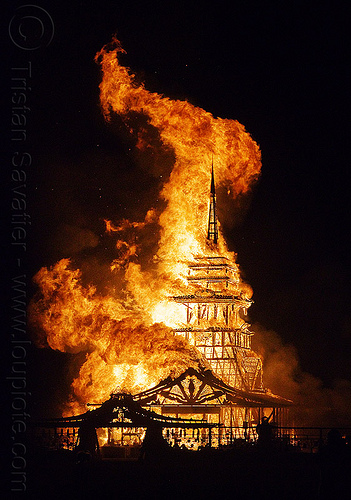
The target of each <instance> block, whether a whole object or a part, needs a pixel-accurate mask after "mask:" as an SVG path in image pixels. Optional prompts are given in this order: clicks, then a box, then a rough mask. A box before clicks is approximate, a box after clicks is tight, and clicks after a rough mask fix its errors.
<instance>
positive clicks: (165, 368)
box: [30, 39, 261, 411]
mask: <svg viewBox="0 0 351 500" xmlns="http://www.w3.org/2000/svg"><path fill="white" fill-rule="evenodd" d="M122 52H124V50H123V49H122V47H121V45H120V43H119V42H118V40H116V39H114V40H113V47H112V49H111V50H108V48H107V47H104V48H103V49H102V50H101V51H100V52H99V53H98V54H97V55H96V61H98V62H100V64H101V68H102V74H103V76H102V82H101V85H100V91H101V95H100V97H101V105H102V110H103V112H104V115H105V117H106V119H107V120H109V117H110V114H111V113H117V114H118V115H120V116H121V117H122V119H123V120H124V121H125V123H126V126H127V127H130V123H129V116H130V113H134V114H135V113H138V114H140V115H143V116H144V117H145V116H146V117H147V120H148V124H149V126H150V127H153V128H156V129H157V130H158V133H159V136H160V139H161V141H162V143H163V145H164V147H165V148H167V149H170V148H171V150H172V151H174V156H175V164H174V167H173V170H172V172H171V175H170V177H169V180H168V181H166V182H165V184H164V185H163V187H162V190H161V193H160V196H161V198H163V200H165V201H166V202H167V203H166V208H165V209H164V210H163V211H162V213H157V212H156V210H154V209H150V210H149V211H148V212H147V214H146V217H145V219H144V221H142V222H131V221H128V220H122V221H120V222H119V223H112V222H111V221H108V220H106V221H105V223H106V231H107V232H108V233H109V234H111V235H113V234H115V235H116V236H117V243H116V252H117V257H116V259H115V260H114V261H113V262H112V263H111V272H112V273H114V276H116V280H120V283H122V284H119V286H118V287H117V286H116V287H111V290H110V292H109V294H108V295H105V296H101V295H99V294H98V293H97V291H96V289H95V288H94V287H93V286H88V287H83V285H82V284H81V273H80V271H79V270H73V269H72V268H71V267H70V262H69V260H67V259H63V260H61V261H60V262H58V263H57V264H56V265H55V266H53V267H52V268H51V269H47V268H42V269H41V270H40V271H39V272H38V273H37V275H36V276H35V279H34V280H35V282H36V283H37V285H38V286H39V288H40V295H38V297H36V298H35V300H34V301H33V302H32V304H31V307H30V317H31V321H32V324H33V325H34V326H35V327H36V329H37V331H38V332H41V333H40V334H39V342H40V343H41V345H42V346H49V347H50V348H52V349H56V350H60V351H68V352H72V353H75V352H79V351H83V352H86V353H87V357H86V361H85V363H84V364H83V366H82V367H81V369H80V373H79V376H78V378H76V379H75V380H74V381H73V384H72V389H73V391H74V394H75V396H76V398H77V399H78V400H79V401H80V402H83V403H86V402H89V401H93V402H99V401H103V400H104V399H106V398H107V397H108V395H109V394H110V393H111V392H112V391H113V390H116V388H119V389H120V390H128V391H131V392H134V391H138V390H141V389H143V388H147V387H150V386H151V385H152V384H154V383H157V382H158V381H159V380H160V379H161V378H164V377H166V376H167V375H171V376H175V375H177V374H179V373H180V371H182V370H184V369H185V368H186V367H189V366H195V365H198V364H199V363H202V361H201V360H200V359H199V354H198V353H197V352H195V351H194V348H192V347H190V346H189V345H188V344H187V343H186V341H185V340H184V339H183V338H180V337H177V336H175V335H174V334H173V333H172V330H171V327H175V326H179V325H181V324H182V320H183V318H182V311H181V309H179V305H178V304H176V303H173V302H172V301H170V300H169V297H170V296H173V295H179V294H180V293H186V289H187V287H188V284H187V281H186V278H185V275H186V271H187V263H188V262H189V260H191V259H192V257H193V256H199V255H222V256H227V257H229V258H230V259H231V260H235V255H234V253H232V252H229V250H228V248H227V246H226V243H225V241H224V238H223V236H222V237H221V238H220V239H219V242H218V245H217V246H215V245H213V244H211V243H209V242H208V241H207V240H206V229H207V215H208V205H207V200H208V199H209V188H210V165H211V162H212V158H214V170H215V177H216V181H217V183H218V184H219V185H221V186H224V187H226V190H227V192H230V193H232V194H233V196H237V195H238V194H240V193H246V192H247V191H248V190H249V188H250V186H251V184H252V183H253V182H254V181H255V180H256V179H257V178H258V176H259V173H260V168H261V161H260V151H259V147H258V145H257V144H256V143H255V142H254V141H253V140H252V139H251V137H250V135H249V134H248V133H247V132H246V131H245V128H244V127H243V125H241V124H240V123H238V122H237V121H235V120H228V119H222V118H214V117H213V116H212V115H211V114H210V113H208V112H206V111H204V110H203V109H201V108H199V107H195V106H193V105H192V104H190V103H189V102H187V101H180V100H171V99H169V98H167V97H164V96H161V95H159V94H157V93H152V92H149V91H148V90H146V89H145V87H144V85H137V84H136V81H135V77H134V75H132V74H130V72H129V70H128V69H127V68H126V67H123V66H122V65H121V64H120V62H119V60H118V56H119V54H120V53H122ZM136 147H137V148H139V149H140V150H142V149H145V148H146V147H149V143H148V137H147V132H146V131H145V130H141V131H140V132H139V134H138V142H137V144H136ZM155 225H156V226H157V228H158V230H157V236H158V238H159V239H158V245H157V250H156V252H155V254H154V256H153V259H152V261H150V262H149V263H148V266H145V264H142V263H141V261H140V259H139V252H140V251H142V248H141V245H142V244H141V243H140V239H139V238H138V237H139V236H140V235H141V234H142V233H145V232H148V231H149V232H150V231H153V229H152V227H154V228H155ZM116 283H117V282H116ZM244 288H245V292H246V293H249V292H248V291H247V289H248V286H247V285H244V284H243V289H244ZM117 289H118V290H119V291H116V290H117ZM77 411H78V410H77Z"/></svg>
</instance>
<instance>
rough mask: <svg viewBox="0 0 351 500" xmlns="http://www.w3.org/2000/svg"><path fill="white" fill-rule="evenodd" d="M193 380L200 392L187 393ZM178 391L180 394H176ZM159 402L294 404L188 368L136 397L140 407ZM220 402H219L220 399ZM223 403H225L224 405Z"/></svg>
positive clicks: (209, 373) (272, 405) (196, 404)
mask: <svg viewBox="0 0 351 500" xmlns="http://www.w3.org/2000/svg"><path fill="white" fill-rule="evenodd" d="M187 378H192V379H194V380H197V381H198V386H199V388H198V389H194V390H193V392H192V391H190V392H188V393H187V391H186V390H185V389H184V385H183V384H182V382H183V381H184V380H185V379H187ZM174 389H178V390H174ZM159 398H166V399H168V400H171V401H174V404H177V405H179V404H180V405H185V406H189V405H190V406H197V407H198V405H204V404H206V405H207V404H211V403H212V404H217V405H218V403H220V404H221V405H235V406H241V407H248V408H250V407H267V408H273V407H288V406H291V405H292V404H293V402H292V401H291V400H289V399H286V398H283V397H280V396H277V395H275V394H272V393H271V392H269V391H267V390H266V391H244V390H241V389H237V388H235V387H231V386H230V385H228V384H226V383H225V382H223V380H221V379H220V378H219V377H216V376H215V375H214V374H213V372H212V371H211V370H210V369H205V370H204V369H200V370H196V369H195V368H188V369H187V370H185V371H184V372H183V373H182V374H181V375H180V376H179V377H177V378H175V379H172V378H171V377H168V378H167V379H165V380H162V381H161V382H160V383H159V384H157V385H156V386H155V387H153V388H150V389H148V390H146V391H143V392H140V393H139V394H136V395H134V396H133V399H134V400H135V401H138V402H139V403H140V404H141V405H145V404H155V405H157V404H159V403H158V402H157V401H159ZM219 398H220V399H219ZM223 401H224V402H223Z"/></svg>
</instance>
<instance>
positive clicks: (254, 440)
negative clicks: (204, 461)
mask: <svg viewBox="0 0 351 500" xmlns="http://www.w3.org/2000/svg"><path fill="white" fill-rule="evenodd" d="M104 429H105V430H104ZM104 429H99V430H98V435H99V442H100V446H103V445H104V444H106V445H110V446H119V447H123V446H128V447H129V446H132V445H133V446H134V445H137V444H138V446H140V445H141V443H142V440H143V438H144V435H145V430H146V429H145V428H129V427H128V428H127V427H126V428H125V429H124V431H123V439H121V438H120V437H119V436H118V438H119V439H113V438H117V435H115V432H116V430H113V428H109V427H107V428H104ZM330 430H331V428H330V427H274V426H272V435H271V443H272V445H273V446H274V447H275V448H276V449H279V450H284V451H292V452H298V453H317V452H318V451H319V450H320V449H321V447H322V446H324V445H325V444H326V443H327V440H328V433H329V431H330ZM102 431H104V432H103V433H102V434H101V432H102ZM128 431H129V432H128ZM131 431H133V436H137V437H138V436H139V434H140V436H139V438H140V439H138V440H137V441H138V442H134V441H135V440H134V441H133V442H132V440H130V439H129V441H128V440H126V436H127V434H128V435H129V434H130V432H131ZM338 431H339V433H340V436H341V437H342V438H343V439H344V441H345V442H346V443H347V444H348V445H350V446H351V427H347V428H338ZM163 437H164V439H165V440H166V441H167V442H168V444H169V445H170V446H172V447H180V448H184V449H190V450H198V449H201V448H204V447H211V448H217V449H231V448H251V447H254V446H256V445H257V444H259V438H258V434H257V431H256V426H251V427H248V426H237V427H225V426H221V427H219V428H218V427H213V428H212V429H208V428H195V427H192V428H171V427H169V428H167V427H165V428H164V429H163ZM32 438H33V440H34V441H35V443H36V445H37V446H39V447H42V448H46V449H51V450H59V449H66V450H74V449H75V447H76V445H77V442H78V428H77V427H75V428H50V429H48V428H41V429H40V428H36V429H35V433H34V435H33V436H32ZM119 441H120V442H119ZM127 441H128V442H127Z"/></svg>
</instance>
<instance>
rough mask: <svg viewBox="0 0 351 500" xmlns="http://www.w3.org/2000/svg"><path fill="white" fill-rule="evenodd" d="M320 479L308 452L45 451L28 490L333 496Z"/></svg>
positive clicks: (86, 494)
mask: <svg viewBox="0 0 351 500" xmlns="http://www.w3.org/2000/svg"><path fill="white" fill-rule="evenodd" d="M320 479H321V475H320V464H319V460H318V457H317V455H316V454H309V453H307V454H305V453H292V452H291V453H290V452H281V451H276V450H269V451H267V450H257V449H255V450H230V451H218V450H204V451H203V452H200V453H199V452H190V451H189V452H187V451H179V452H175V453H171V454H169V455H167V456H165V455H163V456H159V457H157V456H153V457H149V459H145V460H144V461H118V460H115V461H113V460H109V461H108V460H100V461H87V462H83V463H80V464H77V463H76V458H75V456H74V455H73V454H72V453H70V452H62V453H61V452H52V453H48V452H46V454H37V455H36V457H35V458H34V457H33V459H31V461H30V468H29V471H28V495H29V498H33V499H35V500H40V499H41V498H45V499H47V498H50V500H59V499H60V500H61V499H64V500H71V499H72V500H81V499H84V500H88V499H120V498H121V499H124V500H138V499H144V498H148V499H149V498H150V499H159V498H160V499H161V498H162V499H163V498H167V500H168V499H182V500H183V499H187V498H194V499H207V498H208V499H217V498H236V499H243V500H244V499H245V500H250V499H253V498H260V499H261V500H262V499H266V498H267V499H268V498H270V499H274V498H281V499H284V500H289V499H291V500H295V499H299V500H301V499H305V498H306V499H307V498H308V499H309V500H313V499H316V500H319V499H324V498H329V497H326V496H323V495H322V493H323V492H321V489H320ZM344 479H345V481H346V477H345V478H344ZM330 498H336V497H330ZM338 498H339V499H340V498H342V497H341V496H338ZM346 498H347V497H345V499H346Z"/></svg>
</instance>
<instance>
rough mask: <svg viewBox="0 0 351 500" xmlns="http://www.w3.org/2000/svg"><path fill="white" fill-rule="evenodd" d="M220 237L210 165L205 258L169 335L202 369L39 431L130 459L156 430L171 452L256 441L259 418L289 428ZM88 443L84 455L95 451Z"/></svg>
mask: <svg viewBox="0 0 351 500" xmlns="http://www.w3.org/2000/svg"><path fill="white" fill-rule="evenodd" d="M218 238H219V231H218V220H217V208H216V192H215V180H214V174H213V166H212V178H211V186H210V202H209V219H208V230H207V240H208V241H207V243H208V249H209V252H208V256H203V255H202V256H198V257H194V258H193V260H192V261H189V263H188V268H187V277H186V279H187V283H188V286H187V288H186V290H187V293H186V295H176V296H173V297H170V298H169V300H171V301H173V302H174V303H176V304H179V314H180V315H183V318H184V319H183V321H181V322H180V323H179V325H181V326H179V327H177V328H174V330H173V331H174V335H179V336H182V337H185V338H186V339H187V341H188V343H189V344H190V345H191V346H193V347H194V348H196V350H197V352H198V353H200V355H201V358H202V360H203V365H202V368H198V369H196V368H193V367H189V368H188V369H186V370H185V371H184V372H183V373H182V374H181V375H180V376H178V377H176V378H172V377H168V378H167V379H165V380H162V381H161V382H159V383H158V384H157V385H156V386H154V387H151V388H149V389H147V390H144V391H142V392H139V393H138V394H133V395H126V394H112V395H111V397H110V400H108V401H106V402H105V403H103V404H102V405H97V407H96V408H95V409H92V410H90V411H88V412H86V413H84V414H81V415H78V416H74V417H67V418H61V419H55V420H53V421H51V422H46V423H44V422H41V423H40V425H41V426H44V427H46V428H48V427H49V428H50V429H54V432H55V433H56V435H57V436H58V437H59V438H60V439H61V440H62V439H63V440H66V441H65V443H66V446H67V447H70V446H72V447H73V446H75V445H76V444H77V440H78V443H80V445H81V446H82V437H78V436H79V432H80V431H82V429H83V430H84V429H86V428H88V431H85V438H84V439H87V437H86V436H89V435H90V436H93V437H92V438H91V439H93V440H94V439H95V438H94V436H96V434H95V431H97V437H98V439H97V441H96V448H97V449H98V448H99V447H100V448H101V449H104V450H105V452H106V450H108V449H111V448H116V447H119V448H120V449H124V450H125V449H128V450H129V452H130V450H132V449H135V448H137V447H138V446H139V447H140V445H141V444H142V442H143V440H144V439H145V431H146V429H149V428H155V427H156V428H158V429H159V432H160V433H162V435H163V438H164V439H165V440H166V441H168V443H169V444H171V445H173V446H174V445H177V446H184V447H187V448H191V449H195V450H196V449H198V448H200V447H202V446H206V445H207V446H208V445H210V446H213V447H219V446H223V445H231V444H233V441H235V440H236V439H245V440H246V441H251V440H252V441H254V440H256V438H257V433H256V428H257V425H258V424H259V423H260V422H261V420H262V418H263V417H268V418H270V419H271V421H272V422H274V424H275V425H276V426H277V428H278V429H279V428H282V427H284V426H286V425H287V423H288V422H287V417H288V408H289V406H290V405H291V403H292V402H291V401H289V400H287V399H284V398H282V397H279V396H277V395H274V394H272V393H271V392H270V391H269V390H268V389H266V388H265V387H264V385H263V370H262V360H261V358H260V356H259V355H258V354H257V353H255V352H254V351H253V350H252V348H251V339H252V336H253V333H252V332H251V331H250V330H249V327H250V325H249V324H248V323H247V322H246V321H245V317H246V315H247V310H248V308H249V307H250V306H251V304H252V300H251V298H250V297H249V296H248V294H247V292H246V291H245V288H244V287H243V286H242V284H241V281H240V276H239V269H238V266H237V265H236V263H235V262H233V261H231V260H229V259H228V258H227V257H224V256H220V255H219V251H218V248H217V242H218ZM89 429H90V431H89ZM44 434H45V433H44ZM88 440H89V439H88ZM74 443H75V444H74ZM92 443H93V442H91V443H90V448H94V447H95V445H94V443H93V444H92ZM106 453H107V452H106ZM123 453H124V452H123Z"/></svg>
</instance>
